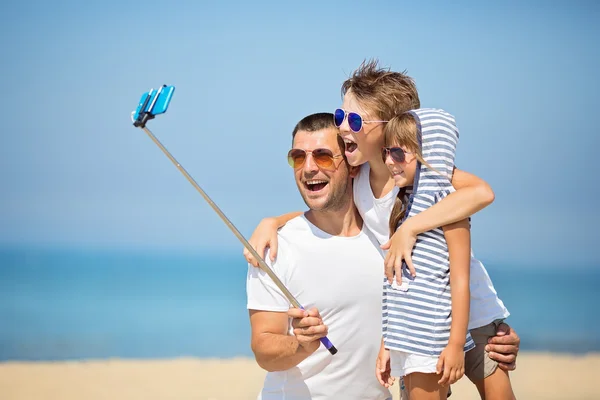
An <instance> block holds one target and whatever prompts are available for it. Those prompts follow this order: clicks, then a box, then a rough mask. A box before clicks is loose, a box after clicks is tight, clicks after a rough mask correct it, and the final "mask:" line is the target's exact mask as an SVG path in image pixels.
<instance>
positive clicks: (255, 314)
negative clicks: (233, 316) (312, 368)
mask: <svg viewBox="0 0 600 400" xmlns="http://www.w3.org/2000/svg"><path fill="white" fill-rule="evenodd" d="M289 317H292V318H294V323H293V327H294V328H295V329H294V332H295V333H296V336H292V335H289V334H288V318H289ZM250 325H251V328H252V342H251V346H252V351H253V352H254V356H255V358H256V362H257V363H258V365H259V366H260V367H261V368H263V369H265V370H267V371H269V372H272V371H284V370H286V369H290V368H292V367H295V366H296V365H298V364H299V363H300V362H301V361H303V360H304V359H306V357H308V356H310V355H311V354H312V353H314V352H315V351H316V350H317V349H318V348H319V346H320V341H319V339H320V338H321V337H323V336H325V335H326V334H327V326H325V325H323V321H322V320H321V317H320V315H319V312H318V310H316V309H311V310H308V311H304V310H300V309H295V308H292V309H290V310H289V311H288V312H287V313H284V312H273V311H261V310H250Z"/></svg>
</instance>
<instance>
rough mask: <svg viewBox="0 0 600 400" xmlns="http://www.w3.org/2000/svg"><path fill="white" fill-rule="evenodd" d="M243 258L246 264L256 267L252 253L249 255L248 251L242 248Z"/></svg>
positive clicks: (256, 262)
mask: <svg viewBox="0 0 600 400" xmlns="http://www.w3.org/2000/svg"><path fill="white" fill-rule="evenodd" d="M243 254H244V258H245V259H246V261H247V262H248V264H250V265H252V266H254V267H258V261H257V260H256V258H254V256H253V255H252V253H250V252H249V251H248V249H247V248H245V247H244V253H243Z"/></svg>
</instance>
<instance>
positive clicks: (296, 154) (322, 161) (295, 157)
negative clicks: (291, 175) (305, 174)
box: [288, 149, 342, 169]
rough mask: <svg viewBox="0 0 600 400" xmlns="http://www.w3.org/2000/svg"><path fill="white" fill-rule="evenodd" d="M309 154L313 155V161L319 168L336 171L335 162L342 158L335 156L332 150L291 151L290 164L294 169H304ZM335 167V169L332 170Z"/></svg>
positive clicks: (289, 153)
mask: <svg viewBox="0 0 600 400" xmlns="http://www.w3.org/2000/svg"><path fill="white" fill-rule="evenodd" d="M308 153H311V154H312V156H313V160H315V163H316V164H317V166H319V167H321V168H323V169H335V167H334V160H335V159H336V158H340V157H342V155H341V154H337V155H333V153H332V152H331V150H328V149H314V150H312V151H305V150H302V149H291V150H290V151H289V152H288V164H290V167H292V168H294V169H298V168H302V166H303V165H304V163H305V162H306V157H307V155H308ZM332 167H333V168H332Z"/></svg>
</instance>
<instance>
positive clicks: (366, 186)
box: [353, 163, 510, 329]
mask: <svg viewBox="0 0 600 400" xmlns="http://www.w3.org/2000/svg"><path fill="white" fill-rule="evenodd" d="M369 172H370V167H369V164H368V163H365V164H363V165H362V166H361V167H360V170H359V171H358V174H357V175H356V177H355V178H354V183H353V194H354V203H355V204H356V208H357V209H358V212H359V213H360V215H361V216H362V218H363V220H364V223H365V225H366V226H367V228H368V229H369V230H370V231H371V232H373V233H374V234H375V236H376V237H377V240H378V241H379V243H380V244H384V243H386V242H387V241H388V240H389V237H390V228H389V221H390V214H391V213H392V207H393V206H394V200H395V198H396V195H397V194H398V188H397V187H396V186H394V189H393V190H391V191H390V193H388V194H386V195H385V196H383V197H381V198H380V199H376V198H375V196H374V195H373V190H372V189H371V183H370V181H369ZM382 273H383V268H382ZM469 286H470V289H471V307H470V313H469V327H468V328H469V329H475V328H479V327H482V326H484V325H487V324H489V323H490V322H493V321H494V320H496V319H504V318H507V317H508V316H509V315H510V313H509V312H508V310H507V309H506V307H505V306H504V303H503V302H502V300H500V299H499V298H498V294H497V293H496V289H495V288H494V285H493V284H492V280H491V279H490V277H489V275H488V273H487V271H486V269H485V267H484V266H483V264H482V263H481V261H479V260H477V259H476V258H475V257H474V256H473V253H472V252H471V279H470V285H469Z"/></svg>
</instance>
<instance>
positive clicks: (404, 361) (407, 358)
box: [390, 350, 439, 377]
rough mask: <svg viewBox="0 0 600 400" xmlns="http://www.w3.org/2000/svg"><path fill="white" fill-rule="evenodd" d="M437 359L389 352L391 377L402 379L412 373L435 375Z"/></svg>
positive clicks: (400, 352)
mask: <svg viewBox="0 0 600 400" xmlns="http://www.w3.org/2000/svg"><path fill="white" fill-rule="evenodd" d="M438 360H439V358H438V357H434V356H422V355H419V354H411V353H406V352H404V351H396V350H391V351H390V367H391V375H392V376H395V377H402V376H406V375H408V374H412V373H413V372H422V373H424V374H435V373H436V370H435V367H436V365H437V363H438Z"/></svg>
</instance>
